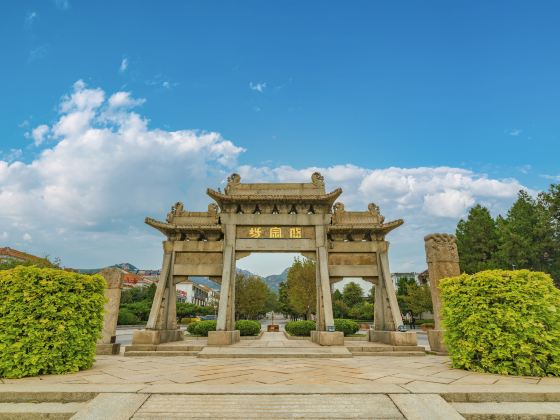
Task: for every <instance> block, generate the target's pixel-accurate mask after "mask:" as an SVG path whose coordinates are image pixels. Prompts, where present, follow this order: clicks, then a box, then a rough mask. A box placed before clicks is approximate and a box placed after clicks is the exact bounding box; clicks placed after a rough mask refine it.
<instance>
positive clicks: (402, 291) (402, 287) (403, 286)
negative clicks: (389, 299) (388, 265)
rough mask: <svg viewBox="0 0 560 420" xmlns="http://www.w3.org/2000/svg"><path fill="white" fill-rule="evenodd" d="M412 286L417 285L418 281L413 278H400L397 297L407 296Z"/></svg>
mask: <svg viewBox="0 0 560 420" xmlns="http://www.w3.org/2000/svg"><path fill="white" fill-rule="evenodd" d="M411 284H416V280H414V278H412V277H400V278H399V279H398V280H397V296H404V295H406V290H407V288H408V286H410V285H411Z"/></svg>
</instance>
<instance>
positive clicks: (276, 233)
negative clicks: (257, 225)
mask: <svg viewBox="0 0 560 420" xmlns="http://www.w3.org/2000/svg"><path fill="white" fill-rule="evenodd" d="M270 237H271V238H281V237H282V229H280V228H279V227H271V228H270Z"/></svg>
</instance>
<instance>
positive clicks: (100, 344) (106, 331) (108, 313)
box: [96, 268, 124, 354]
mask: <svg viewBox="0 0 560 420" xmlns="http://www.w3.org/2000/svg"><path fill="white" fill-rule="evenodd" d="M99 274H101V275H102V276H103V278H104V279H105V281H106V282H107V289H105V298H106V299H107V301H106V302H105V308H104V314H103V332H102V335H101V338H100V339H99V340H98V341H97V346H96V354H119V352H120V348H121V345H120V344H117V343H115V339H116V335H115V334H116V330H117V320H118V318H119V306H120V303H121V289H122V284H123V277H124V275H123V272H122V270H120V269H118V268H104V269H103V270H101V272H100V273H99Z"/></svg>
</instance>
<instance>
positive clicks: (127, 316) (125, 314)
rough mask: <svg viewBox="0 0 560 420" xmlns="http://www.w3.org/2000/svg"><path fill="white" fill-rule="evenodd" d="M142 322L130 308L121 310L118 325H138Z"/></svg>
mask: <svg viewBox="0 0 560 420" xmlns="http://www.w3.org/2000/svg"><path fill="white" fill-rule="evenodd" d="M139 322H140V320H139V319H138V317H137V316H136V314H135V313H134V312H132V311H131V310H130V309H128V308H120V309H119V318H118V320H117V324H119V325H136V324H138V323H139Z"/></svg>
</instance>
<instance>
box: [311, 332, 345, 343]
mask: <svg viewBox="0 0 560 420" xmlns="http://www.w3.org/2000/svg"><path fill="white" fill-rule="evenodd" d="M311 341H312V342H314V343H317V344H320V345H321V346H343V345H344V333H343V332H340V331H334V332H327V331H311Z"/></svg>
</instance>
